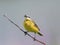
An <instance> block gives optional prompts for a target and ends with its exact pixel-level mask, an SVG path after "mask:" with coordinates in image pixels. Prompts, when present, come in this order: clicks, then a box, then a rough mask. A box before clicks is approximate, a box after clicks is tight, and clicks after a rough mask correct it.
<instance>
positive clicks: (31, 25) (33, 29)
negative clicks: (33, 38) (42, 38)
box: [24, 21, 39, 33]
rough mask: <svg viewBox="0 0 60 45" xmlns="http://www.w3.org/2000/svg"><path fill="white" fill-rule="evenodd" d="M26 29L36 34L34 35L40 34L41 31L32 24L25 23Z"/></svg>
mask: <svg viewBox="0 0 60 45" xmlns="http://www.w3.org/2000/svg"><path fill="white" fill-rule="evenodd" d="M24 28H25V29H26V30H27V31H28V32H34V33H38V32H39V30H38V29H37V28H36V27H35V26H34V25H33V24H32V23H31V22H29V21H28V22H24Z"/></svg>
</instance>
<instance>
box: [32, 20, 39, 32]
mask: <svg viewBox="0 0 60 45" xmlns="http://www.w3.org/2000/svg"><path fill="white" fill-rule="evenodd" d="M32 22H33V23H34V26H36V27H37V28H38V30H39V31H40V29H39V27H38V26H37V24H36V23H35V22H34V21H33V20H32Z"/></svg>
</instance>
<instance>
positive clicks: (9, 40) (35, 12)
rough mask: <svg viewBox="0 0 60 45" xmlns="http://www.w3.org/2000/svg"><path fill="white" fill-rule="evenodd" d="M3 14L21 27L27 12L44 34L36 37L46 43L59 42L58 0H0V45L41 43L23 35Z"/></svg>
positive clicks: (54, 44) (59, 15) (35, 44)
mask: <svg viewBox="0 0 60 45" xmlns="http://www.w3.org/2000/svg"><path fill="white" fill-rule="evenodd" d="M3 14H6V16H7V17H9V18H10V19H11V20H12V21H14V22H15V23H16V24H18V25H19V26H20V27H21V28H22V29H24V28H23V20H24V15H25V14H27V15H28V16H30V17H31V18H32V19H33V20H35V22H36V23H37V25H38V26H39V27H40V29H41V32H42V33H43V34H44V36H43V37H40V36H39V35H37V36H36V38H37V39H39V40H41V41H43V42H45V43H46V44H47V45H59V44H60V1H59V0H0V45H42V44H40V43H37V42H34V41H33V40H32V39H31V38H30V37H28V36H24V33H23V32H21V31H20V30H19V29H18V28H17V27H16V26H14V25H13V24H12V23H10V22H9V21H8V20H7V19H6V18H5V17H3Z"/></svg>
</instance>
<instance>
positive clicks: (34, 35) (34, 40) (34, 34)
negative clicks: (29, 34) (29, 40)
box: [34, 33, 36, 41]
mask: <svg viewBox="0 0 60 45" xmlns="http://www.w3.org/2000/svg"><path fill="white" fill-rule="evenodd" d="M35 38H36V33H34V41H35Z"/></svg>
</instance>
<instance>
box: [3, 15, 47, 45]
mask: <svg viewBox="0 0 60 45" xmlns="http://www.w3.org/2000/svg"><path fill="white" fill-rule="evenodd" d="M3 16H4V17H6V18H7V19H8V20H9V21H10V22H11V23H12V24H14V25H15V26H16V27H18V28H19V30H21V31H22V32H24V33H25V34H27V35H28V36H29V37H31V38H32V39H34V40H35V41H37V42H39V43H41V44H43V45H46V44H45V43H44V42H42V41H39V40H37V39H36V38H34V37H33V36H31V35H30V34H28V33H27V32H26V31H24V30H23V29H21V28H20V27H19V26H18V25H17V24H16V23H14V22H13V21H12V20H10V19H9V18H8V17H7V16H6V15H3Z"/></svg>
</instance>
